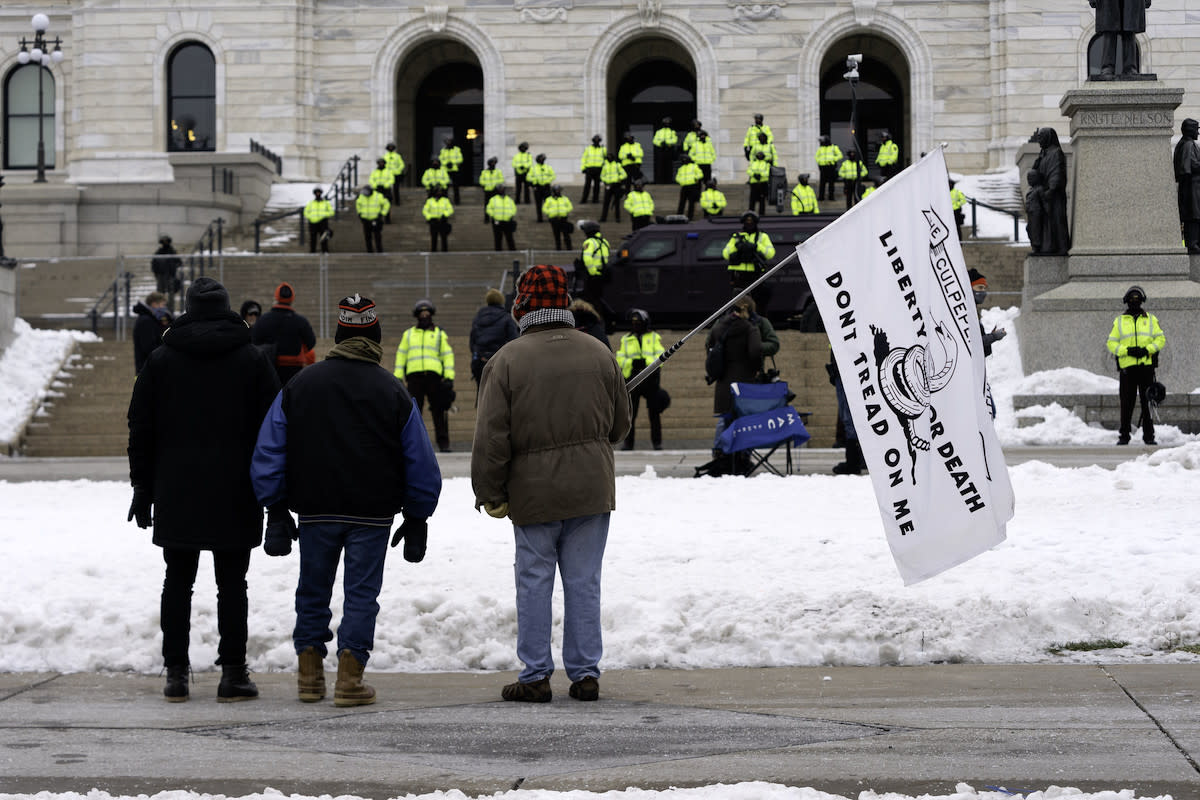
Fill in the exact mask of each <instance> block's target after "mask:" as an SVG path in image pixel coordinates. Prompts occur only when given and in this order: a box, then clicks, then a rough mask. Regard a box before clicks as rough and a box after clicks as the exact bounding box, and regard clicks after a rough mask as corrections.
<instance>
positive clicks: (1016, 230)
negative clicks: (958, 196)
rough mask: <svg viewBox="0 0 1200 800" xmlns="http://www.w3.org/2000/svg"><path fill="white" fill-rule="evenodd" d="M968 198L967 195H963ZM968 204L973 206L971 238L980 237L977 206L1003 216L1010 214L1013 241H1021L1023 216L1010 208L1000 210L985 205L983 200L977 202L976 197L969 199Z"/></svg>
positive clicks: (996, 207) (987, 204) (997, 207)
mask: <svg viewBox="0 0 1200 800" xmlns="http://www.w3.org/2000/svg"><path fill="white" fill-rule="evenodd" d="M963 196H964V197H966V195H963ZM967 202H968V203H970V204H971V237H972V238H975V237H977V236H978V235H979V212H978V209H977V208H976V206H983V207H984V208H986V209H989V210H991V211H999V212H1000V213H1001V214H1010V215H1011V216H1012V218H1013V241H1014V242H1019V241H1021V227H1020V224H1021V215H1020V214H1019V213H1017V212H1016V211H1013V210H1012V209H1010V208H1000V207H999V206H994V205H992V204H991V203H985V202H983V201H982V200H976V199H975V198H974V197H967Z"/></svg>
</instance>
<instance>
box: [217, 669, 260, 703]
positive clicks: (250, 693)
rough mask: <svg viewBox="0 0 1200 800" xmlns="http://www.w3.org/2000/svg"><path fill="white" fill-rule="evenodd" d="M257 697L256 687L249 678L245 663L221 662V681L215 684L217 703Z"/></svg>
mask: <svg viewBox="0 0 1200 800" xmlns="http://www.w3.org/2000/svg"><path fill="white" fill-rule="evenodd" d="M255 697H258V687H257V686H255V685H254V681H252V680H250V675H249V673H247V672H246V665H245V664H236V665H234V664H222V665H221V683H220V684H219V685H218V686H217V702H218V703H236V702H238V701H239V700H253V699H254V698H255Z"/></svg>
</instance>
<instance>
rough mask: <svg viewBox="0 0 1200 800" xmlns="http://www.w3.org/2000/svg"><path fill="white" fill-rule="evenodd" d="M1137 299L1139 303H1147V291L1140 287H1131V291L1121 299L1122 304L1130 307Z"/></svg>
mask: <svg viewBox="0 0 1200 800" xmlns="http://www.w3.org/2000/svg"><path fill="white" fill-rule="evenodd" d="M1135 297H1136V298H1137V301H1138V302H1139V303H1144V302H1146V291H1145V290H1144V289H1143V288H1142V287H1140V286H1130V287H1129V291H1127V292H1125V296H1124V297H1122V298H1121V302H1122V303H1124V304H1125V305H1129V303H1130V302H1131V301H1132V300H1133V299H1134V298H1135Z"/></svg>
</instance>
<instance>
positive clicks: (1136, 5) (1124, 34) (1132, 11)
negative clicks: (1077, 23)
mask: <svg viewBox="0 0 1200 800" xmlns="http://www.w3.org/2000/svg"><path fill="white" fill-rule="evenodd" d="M1088 3H1089V5H1091V7H1092V8H1094V9H1096V33H1097V34H1099V36H1100V77H1101V79H1109V80H1111V79H1112V78H1113V77H1114V76H1115V74H1116V66H1117V38H1118V37H1120V39H1121V74H1122V75H1137V74H1138V61H1137V57H1136V53H1137V46H1136V44H1135V43H1134V41H1133V35H1134V34H1135V33H1145V32H1146V9H1147V8H1149V7H1150V0H1088Z"/></svg>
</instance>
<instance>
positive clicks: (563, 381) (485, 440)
mask: <svg viewBox="0 0 1200 800" xmlns="http://www.w3.org/2000/svg"><path fill="white" fill-rule="evenodd" d="M569 303H570V297H568V295H567V277H566V274H565V273H564V272H563V271H562V269H561V268H559V267H553V266H535V267H531V268H530V269H529V270H528V271H527V272H526V273H525V274H524V275H522V276H521V280H520V281H519V283H518V284H517V298H516V301H515V302H514V304H513V312H512V313H513V316H514V317H515V318H516V320H517V325H518V327H520V329H521V335H520V336H519V337H518V338H517V339H515V340H514V341H511V342H509V343H508V344H506V345H505V346H504V347H503V348H501V349H500V350H499V351H498V352H497V353H496V355H494V356H493V357H492V358H491V359H490V360H489V361H488V362H487V365H486V366H485V367H484V369H483V375H482V376H481V378H480V381H479V386H480V394H479V412H478V415H477V417H476V423H475V443H474V446H473V447H472V450H471V486H472V488H473V489H474V491H475V504H476V508H478V507H479V506H483V507H484V508H485V509H486V510H487V512H488V514H490V515H491V516H493V517H497V518H503V517H505V516H507V517H509V518H511V519H512V523H513V533H514V535H515V538H516V581H517V657H518V658H520V659H521V661H522V662H523V663H524V664H525V667H524V669H523V670H522V671H521V674H520V675H519V676H518V678H517V682H516V683H511V684H509V685H507V686H505V687H504V690H503V691H502V692H501V696H502V697H503V698H504V699H505V700H515V701H522V702H532V703H545V702H549V701H550V699H551V691H550V676H551V674H552V673H553V672H554V657H553V655H552V653H551V650H550V628H551V625H552V622H553V617H552V614H551V598H552V596H553V594H554V573H555V568H556V567H557V569H558V572H559V574H560V575H561V576H562V584H563V600H564V609H563V612H564V613H563V653H562V658H563V667H564V669H565V670H566V673H567V677H568V678H570V680H571V689H570V696H571V697H573V698H575V699H576V700H596V699H597V698H598V697H599V696H600V684H599V681H598V678H599V676H600V669H599V666H598V665H599V661H600V656H601V653H602V652H603V644H602V641H601V633H600V568H601V563H602V561H603V559H604V546H605V542H606V541H607V539H608V523H609V513H610V512H611V511H612V510H613V509H614V508H616V468H615V465H614V462H613V451H612V446H613V445H614V444H615V443H617V442H619V441H621V440H622V439H624V438H625V434H626V433H627V432H628V430H629V417H630V413H629V394H628V393H627V392H626V390H625V379H624V378H623V377H622V375H621V370H620V368H619V367H618V366H617V362H616V360H615V359H614V358H613V355H612V352H610V351H609V349H608V348H606V347H605V346H604V345H603V344H601V343H600V342H598V341H597V340H596V339H594V338H593V337H591V336H589V335H588V334H586V333H583V332H581V331H577V330H575V327H574V326H575V322H574V318H573V317H572V315H571V312H570V311H569V310H568V309H567V306H568V305H569Z"/></svg>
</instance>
